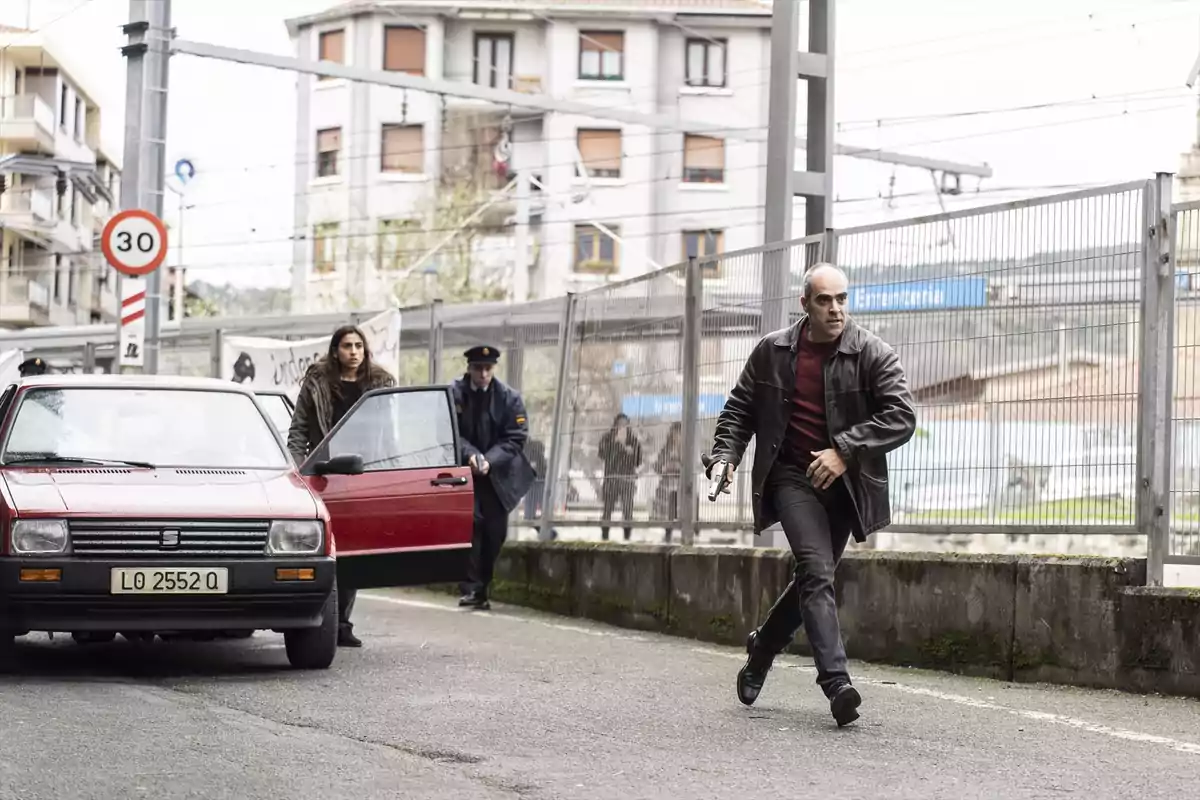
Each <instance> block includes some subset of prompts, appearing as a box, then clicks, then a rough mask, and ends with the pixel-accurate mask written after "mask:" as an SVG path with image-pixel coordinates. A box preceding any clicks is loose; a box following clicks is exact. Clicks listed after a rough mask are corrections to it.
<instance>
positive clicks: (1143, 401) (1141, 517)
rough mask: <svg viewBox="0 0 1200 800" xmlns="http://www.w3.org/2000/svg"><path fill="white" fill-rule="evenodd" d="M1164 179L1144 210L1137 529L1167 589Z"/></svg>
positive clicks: (1171, 317)
mask: <svg viewBox="0 0 1200 800" xmlns="http://www.w3.org/2000/svg"><path fill="white" fill-rule="evenodd" d="M1172 179H1173V176H1172V175H1170V174H1168V173H1158V175H1157V176H1156V178H1155V180H1154V182H1153V183H1151V184H1147V187H1146V192H1145V202H1144V210H1143V218H1144V223H1145V224H1144V227H1143V237H1142V302H1141V322H1142V324H1141V325H1140V326H1139V329H1140V330H1139V339H1140V350H1141V353H1140V363H1141V369H1140V370H1139V375H1138V377H1139V383H1140V386H1139V390H1140V391H1139V392H1138V450H1137V478H1138V480H1137V497H1138V503H1137V511H1136V513H1137V528H1138V532H1139V533H1141V534H1142V535H1144V536H1145V537H1146V583H1147V584H1148V585H1150V586H1161V585H1162V583H1163V565H1164V562H1165V558H1166V556H1167V553H1168V551H1169V549H1170V536H1171V518H1170V513H1171V512H1170V508H1171V502H1170V501H1171V467H1172V464H1171V441H1170V437H1171V432H1172V427H1173V426H1172V424H1171V415H1172V413H1173V411H1174V403H1173V402H1172V399H1173V398H1172V394H1173V390H1174V385H1173V384H1174V360H1175V359H1174V352H1173V345H1174V338H1175V264H1174V261H1173V259H1172V250H1173V248H1172V235H1173V233H1174V226H1173V225H1172V223H1171V184H1172Z"/></svg>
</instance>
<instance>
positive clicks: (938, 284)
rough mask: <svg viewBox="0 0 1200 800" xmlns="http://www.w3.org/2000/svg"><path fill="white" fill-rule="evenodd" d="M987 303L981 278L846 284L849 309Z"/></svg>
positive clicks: (916, 308)
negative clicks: (867, 284) (859, 284)
mask: <svg viewBox="0 0 1200 800" xmlns="http://www.w3.org/2000/svg"><path fill="white" fill-rule="evenodd" d="M986 305H987V280H986V279H985V278H976V277H968V278H942V279H941V280H933V281H904V282H897V283H882V284H877V285H875V286H851V287H850V311H851V312H852V313H853V312H859V313H862V312H870V311H926V310H930V309H943V308H980V307H982V306H986Z"/></svg>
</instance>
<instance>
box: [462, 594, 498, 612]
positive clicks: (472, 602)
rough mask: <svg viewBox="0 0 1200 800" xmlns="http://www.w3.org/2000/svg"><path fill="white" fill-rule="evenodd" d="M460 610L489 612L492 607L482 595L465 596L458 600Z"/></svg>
mask: <svg viewBox="0 0 1200 800" xmlns="http://www.w3.org/2000/svg"><path fill="white" fill-rule="evenodd" d="M458 605H459V607H460V608H472V609H476V610H478V611H487V610H488V609H490V608H491V607H492V604H491V603H489V602H488V599H487V598H486V597H484V596H483V595H480V594H465V595H463V596H462V597H460V598H458Z"/></svg>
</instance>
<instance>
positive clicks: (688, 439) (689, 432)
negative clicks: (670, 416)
mask: <svg viewBox="0 0 1200 800" xmlns="http://www.w3.org/2000/svg"><path fill="white" fill-rule="evenodd" d="M685 268H686V269H687V273H686V274H685V276H684V296H685V299H684V307H683V343H682V344H683V365H682V367H683V443H682V444H683V468H682V470H681V471H680V474H679V480H680V486H679V515H680V516H679V527H680V538H681V539H682V541H683V544H684V546H685V547H690V546H691V545H692V544H693V543H694V542H695V539H696V528H697V522H698V519H697V518H698V516H699V514H698V511H699V509H698V507H697V503H696V498H697V493H696V462H697V461H698V460H699V458H700V450H699V444H698V443H699V439H700V430H699V428H700V340H701V330H700V325H701V322H702V318H703V313H704V278H703V276H702V275H701V274H700V262H698V261H697V260H696V258H695V257H694V256H689V257H688V260H687V266H686V267H685Z"/></svg>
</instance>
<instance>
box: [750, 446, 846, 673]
mask: <svg viewBox="0 0 1200 800" xmlns="http://www.w3.org/2000/svg"><path fill="white" fill-rule="evenodd" d="M804 470H805V467H802V466H799V464H798V463H797V462H795V461H792V460H784V456H783V454H781V455H780V460H779V461H777V462H776V463H775V466H774V467H773V468H772V469H771V474H770V475H769V476H768V478H767V486H766V491H767V492H768V497H769V498H770V500H771V502H773V503H774V504H775V509H776V510H777V511H778V512H779V517H780V522H781V524H782V525H783V531H784V533H785V534H787V539H788V544H789V545H791V548H792V555H794V556H795V558H796V564H795V573H794V577H793V578H792V581H791V583H789V584H788V587H787V588H786V589H784V591H783V594H781V595H780V596H779V599H778V600H776V601H775V605H774V606H772V607H771V610H770V611H769V612H768V613H767V618H766V620H765V621H764V622H763V624H762V627H760V628H759V630H758V638H757V640H756V646H760V647H763V648H765V649H766V650H768V651H770V652H772V653H781V652H783V650H784V649H786V648H787V646H788V645H790V644H791V642H792V639H793V638H794V637H795V635H796V632H797V631H799V630H800V628H801V626H803V627H804V633H805V635H806V636H807V637H808V643H809V645H810V646H811V647H812V653H813V661H814V662H815V663H816V666H817V685H818V686H820V687H821V689H822V691H824V692H825V695H826V696H831V695H832V693H833V691H834V690H835V689H836V688H837V687H838V686H839V685H841V684H843V683H849V682H850V674H849V672H848V671H847V665H846V649H845V647H844V646H843V644H842V632H841V626H840V625H839V624H838V613H837V599H836V596H835V595H834V588H833V576H834V572H835V571H836V570H837V565H838V562H839V561H841V558H842V553H843V552H845V549H846V543H847V541H848V540H849V538H850V532H851V523H850V520H851V519H853V514H854V510H853V507H852V505H851V499H850V496H849V493H848V490H847V488H846V486H845V483H844V482H843V481H842V480H841V479H838V480H837V481H835V482H834V484H833V485H832V486H830V487H829V488H828V489H825V490H824V491H822V490H819V489H817V488H815V487H814V486H813V485H812V481H810V480H809V478H808V476H807V475H805V474H804Z"/></svg>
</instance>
